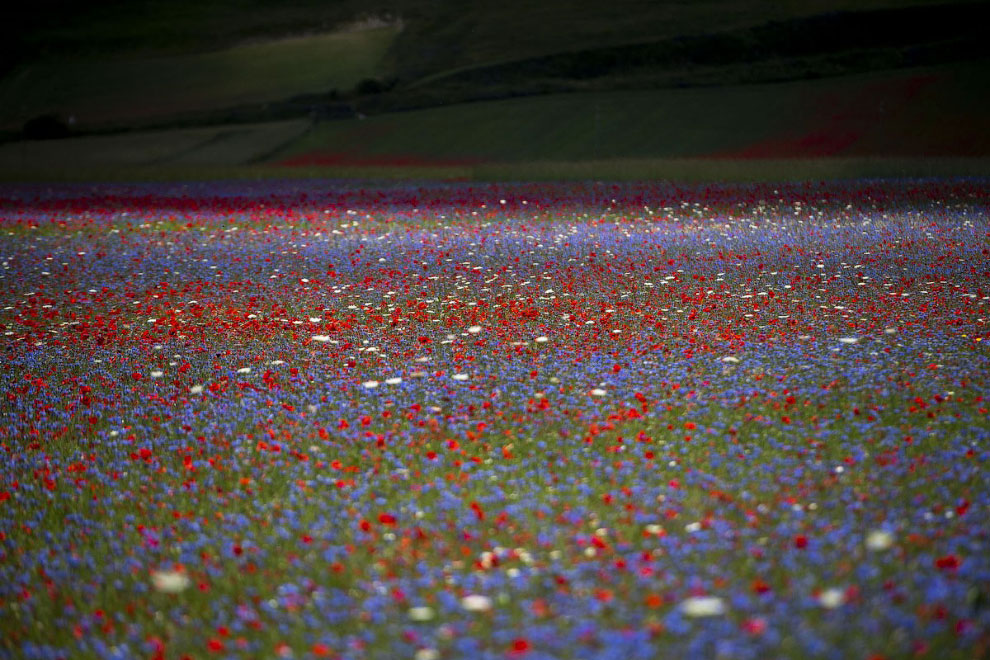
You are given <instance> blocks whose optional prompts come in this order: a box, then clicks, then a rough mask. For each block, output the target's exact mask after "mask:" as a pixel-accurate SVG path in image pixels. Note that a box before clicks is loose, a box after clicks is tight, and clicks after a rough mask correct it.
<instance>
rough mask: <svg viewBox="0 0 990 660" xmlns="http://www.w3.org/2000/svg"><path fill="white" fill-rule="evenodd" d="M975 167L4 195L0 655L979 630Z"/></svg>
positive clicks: (602, 648) (982, 275)
mask: <svg viewBox="0 0 990 660" xmlns="http://www.w3.org/2000/svg"><path fill="white" fill-rule="evenodd" d="M988 209H990V187H988V186H987V182H986V181H985V180H943V181H936V180H916V181H906V180H902V181H847V182H838V183H828V184H817V183H816V184H787V185H777V186H775V185H763V184H761V185H736V186H728V185H723V186H719V185H709V186H687V185H685V186H673V185H669V184H622V185H609V184H591V183H589V184H566V185H562V184H539V185H537V184H518V185H508V184H504V185H494V184H492V185H482V184H462V183H448V184H442V183H432V184H401V185H398V184H396V185H390V186H379V187H375V186H367V187H359V186H358V185H356V184H354V183H348V184H344V183H340V182H333V181H309V182H278V181H273V182H262V183H254V184H250V183H235V182H232V183H208V184H206V183H204V184H147V185H106V186H90V185H64V186H60V187H55V188H46V187H43V186H34V187H32V186H28V185H21V186H7V187H4V188H2V189H0V257H2V270H0V347H2V348H0V351H2V353H0V355H2V359H0V383H2V386H0V396H2V397H3V398H2V406H0V452H2V463H0V657H4V658H8V657H9V658H14V657H18V658H20V657H23V658H88V657H96V658H139V657H144V658H182V657H190V658H211V657H252V658H278V657H281V658H289V657H295V658H310V657H313V658H319V657H326V658H354V659H358V658H415V659H416V660H434V659H441V658H506V657H513V658H531V659H538V658H623V659H625V658H654V657H671V658H676V657H691V658H694V657H719V658H741V659H746V658H754V659H755V658H771V657H785V658H788V657H789V658H864V659H865V658H902V657H917V658H952V657H958V658H969V657H981V656H985V655H986V654H987V653H988V652H990V633H988V630H990V547H988V545H990V522H988V520H990V473H988V471H987V461H988V460H990V419H988V409H990V401H988V397H990V350H988V348H990V328H988V326H987V314H988V305H987V303H988V300H990V257H988V255H990V222H988Z"/></svg>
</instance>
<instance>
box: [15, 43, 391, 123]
mask: <svg viewBox="0 0 990 660" xmlns="http://www.w3.org/2000/svg"><path fill="white" fill-rule="evenodd" d="M398 33H399V27H398V26H396V25H393V26H391V27H382V28H377V29H368V30H358V31H352V32H339V33H330V34H320V35H314V36H302V37H292V38H285V39H279V40H275V41H264V42H259V43H254V44H245V45H240V46H236V47H232V48H228V49H224V50H220V51H215V52H208V53H199V54H190V55H182V56H170V57H156V58H125V59H88V60H75V59H70V60H56V61H50V62H42V63H38V64H36V65H34V66H31V67H28V68H26V69H24V70H21V71H19V72H18V73H17V74H15V75H13V76H10V77H8V78H6V79H4V80H3V82H2V83H0V100H2V103H0V108H2V109H0V126H2V127H6V128H17V127H19V126H20V125H21V124H22V123H23V122H24V121H26V120H27V119H29V118H31V117H34V116H37V115H40V114H44V113H49V112H58V113H60V114H62V115H63V116H66V117H67V116H70V115H73V116H75V117H76V118H77V120H78V122H79V123H80V125H85V126H90V127H92V126H94V125H101V124H103V125H105V124H113V123H124V122H133V121H140V120H149V119H153V118H166V117H167V118H175V117H181V116H182V115H183V114H189V113H195V112H201V111H205V110H214V109H220V108H229V107H234V106H239V105H245V104H262V103H267V102H273V101H279V100H283V99H286V98H290V97H293V96H297V95H302V94H321V93H323V94H325V93H328V92H330V91H331V90H333V89H337V90H341V91H344V90H349V89H351V88H353V87H354V85H355V84H356V83H358V82H359V81H360V80H362V79H364V78H372V77H375V76H377V75H379V74H380V73H381V60H382V57H383V56H384V54H385V52H386V51H387V49H388V48H389V45H390V44H391V43H392V41H393V40H394V39H395V37H396V35H397V34H398Z"/></svg>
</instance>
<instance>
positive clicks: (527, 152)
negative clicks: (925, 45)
mask: <svg viewBox="0 0 990 660" xmlns="http://www.w3.org/2000/svg"><path fill="white" fill-rule="evenodd" d="M988 83H990V67H988V66H983V65H980V64H969V65H953V66H948V65H946V66H942V67H935V68H927V69H921V70H905V71H895V72H886V73H874V74H869V75H861V76H854V77H847V78H837V79H828V80H819V81H802V82H794V83H781V84H772V85H771V84H768V85H745V86H736V87H713V88H696V89H681V90H651V91H625V92H599V93H591V94H565V95H552V96H541V97H527V98H520V99H511V100H504V101H494V102H485V103H472V104H461V105H456V106H449V107H442V108H433V109H429V110H419V111H413V112H405V113H394V114H388V115H381V116H376V117H369V118H367V119H364V120H346V121H332V122H324V123H322V124H319V125H318V126H317V127H316V128H315V129H312V130H308V128H309V127H308V125H307V123H306V122H304V121H298V122H284V123H281V124H264V125H255V126H236V127H222V126H221V127H213V128H202V129H187V130H182V131H165V132H155V133H145V134H137V135H121V136H106V137H90V138H75V139H70V140H62V141H48V142H34V143H20V144H7V145H2V146H0V176H2V177H5V178H25V177H27V178H39V177H42V178H43V177H46V176H47V177H49V178H51V177H53V176H54V177H56V178H64V177H69V178H79V177H80V176H83V178H86V177H90V178H105V177H109V178H129V177H135V176H136V177H141V178H202V177H207V178H209V177H211V176H212V177H231V176H234V177H237V176H249V177H256V176H264V177H272V176H275V177H278V176H347V177H351V176H385V177H395V176H399V177H409V176H422V177H439V178H495V179H543V178H570V179H573V178H598V179H635V178H670V179H689V180H690V179H694V180H718V179H729V180H749V179H764V180H767V179H789V178H835V177H852V176H883V175H953V174H955V175H988V174H990V161H988V160H987V159H985V158H983V159H978V158H969V159H963V160H960V159H958V158H955V157H957V156H960V155H963V156H965V155H969V156H985V155H986V154H987V153H990V116H988V115H987V114H986V113H985V112H984V111H983V109H984V108H985V107H986V105H987V103H990V84H988ZM973 90H983V91H982V93H974V92H973ZM725 108H732V112H726V111H725ZM944 117H951V118H952V121H940V120H939V119H940V118H944ZM919 127H921V128H920V129H919ZM922 129H923V130H922ZM821 156H829V158H824V159H823V158H821ZM753 158H758V159H759V161H754V160H753ZM780 158H784V159H785V160H780ZM933 158H934V160H933ZM66 163H81V164H84V165H86V170H85V171H83V172H82V173H79V172H77V173H72V172H70V171H67V168H66V167H65V164H66ZM279 163H282V165H281V166H279V165H278V164H279ZM286 164H291V165H294V167H291V168H290V167H286V166H285V165H286ZM94 168H95V169H94Z"/></svg>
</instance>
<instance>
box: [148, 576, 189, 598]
mask: <svg viewBox="0 0 990 660" xmlns="http://www.w3.org/2000/svg"><path fill="white" fill-rule="evenodd" d="M151 584H152V586H153V587H154V588H155V591H161V592H162V593H166V594H177V593H179V592H181V591H185V590H186V589H187V588H188V587H189V578H188V577H187V576H186V574H185V573H180V572H179V571H152V573H151Z"/></svg>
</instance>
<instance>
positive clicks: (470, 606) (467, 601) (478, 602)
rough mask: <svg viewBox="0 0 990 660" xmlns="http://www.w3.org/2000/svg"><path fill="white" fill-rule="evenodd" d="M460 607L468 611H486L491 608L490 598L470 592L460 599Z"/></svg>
mask: <svg viewBox="0 0 990 660" xmlns="http://www.w3.org/2000/svg"><path fill="white" fill-rule="evenodd" d="M461 607H463V608H464V609H466V610H467V611H468V612H487V611H488V610H490V609H492V599H491V598H489V597H488V596H482V595H480V594H471V595H470V596H465V597H464V598H462V599H461Z"/></svg>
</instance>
